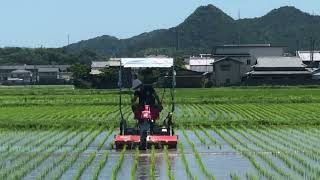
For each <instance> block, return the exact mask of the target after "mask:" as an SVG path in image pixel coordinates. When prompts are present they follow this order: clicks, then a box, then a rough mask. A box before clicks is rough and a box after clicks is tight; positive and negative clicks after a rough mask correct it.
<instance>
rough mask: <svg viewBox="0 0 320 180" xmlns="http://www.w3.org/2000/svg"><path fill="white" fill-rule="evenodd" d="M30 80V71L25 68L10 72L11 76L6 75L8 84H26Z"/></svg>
mask: <svg viewBox="0 0 320 180" xmlns="http://www.w3.org/2000/svg"><path fill="white" fill-rule="evenodd" d="M30 82H32V73H31V72H30V71H27V70H25V69H17V70H14V71H12V72H11V76H10V77H8V79H7V83H9V84H14V83H18V84H28V83H30Z"/></svg>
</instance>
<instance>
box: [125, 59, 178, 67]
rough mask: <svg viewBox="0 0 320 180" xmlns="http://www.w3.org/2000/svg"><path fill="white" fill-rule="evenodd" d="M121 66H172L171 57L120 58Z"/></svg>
mask: <svg viewBox="0 0 320 180" xmlns="http://www.w3.org/2000/svg"><path fill="white" fill-rule="evenodd" d="M121 64H122V66H123V67H160V68H169V67H172V66H173V58H162V57H161V58H159V57H153V58H121Z"/></svg>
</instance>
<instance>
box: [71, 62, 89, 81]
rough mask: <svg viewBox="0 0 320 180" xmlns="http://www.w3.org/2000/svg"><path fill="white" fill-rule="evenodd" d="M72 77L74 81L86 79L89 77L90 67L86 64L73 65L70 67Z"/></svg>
mask: <svg viewBox="0 0 320 180" xmlns="http://www.w3.org/2000/svg"><path fill="white" fill-rule="evenodd" d="M70 70H71V72H72V76H73V78H75V79H86V78H88V77H89V74H90V71H91V67H90V66H89V65H86V64H75V65H73V66H71V67H70Z"/></svg>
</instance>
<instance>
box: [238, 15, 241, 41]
mask: <svg viewBox="0 0 320 180" xmlns="http://www.w3.org/2000/svg"><path fill="white" fill-rule="evenodd" d="M240 19H241V10H240V9H238V20H240ZM240 44H241V35H240V29H238V45H240Z"/></svg>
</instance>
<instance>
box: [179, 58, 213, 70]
mask: <svg viewBox="0 0 320 180" xmlns="http://www.w3.org/2000/svg"><path fill="white" fill-rule="evenodd" d="M185 61H186V63H187V65H186V68H187V69H188V70H191V71H195V72H202V73H205V72H212V65H211V64H212V63H213V62H214V58H212V57H203V56H202V55H200V57H190V58H189V59H187V60H185Z"/></svg>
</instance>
